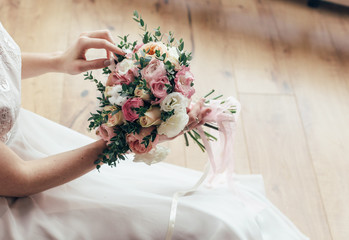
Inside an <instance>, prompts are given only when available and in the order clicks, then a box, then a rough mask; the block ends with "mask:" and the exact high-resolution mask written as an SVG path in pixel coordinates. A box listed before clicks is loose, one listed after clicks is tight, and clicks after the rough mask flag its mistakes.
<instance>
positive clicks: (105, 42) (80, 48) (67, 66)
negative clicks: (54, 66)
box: [60, 30, 125, 74]
mask: <svg viewBox="0 0 349 240" xmlns="http://www.w3.org/2000/svg"><path fill="white" fill-rule="evenodd" d="M91 48H95V49H105V50H106V54H107V58H100V59H94V60H89V61H87V60H86V55H85V54H86V52H87V50H89V49H91ZM113 53H117V54H119V55H125V53H124V52H123V51H122V50H121V49H120V48H118V47H117V46H116V45H115V43H114V40H113V38H112V36H111V34H110V32H109V31H108V30H100V31H93V32H87V33H82V34H81V35H80V37H79V39H78V40H77V41H76V42H75V44H73V45H72V46H71V47H70V48H68V49H67V50H66V51H65V52H63V53H62V55H61V57H60V62H61V68H62V69H61V72H64V73H69V74H79V73H82V72H86V71H88V70H93V69H99V68H104V67H107V66H109V65H110V61H109V59H110V57H111V56H112V54H113Z"/></svg>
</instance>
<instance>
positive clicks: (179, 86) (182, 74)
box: [174, 66, 195, 98]
mask: <svg viewBox="0 0 349 240" xmlns="http://www.w3.org/2000/svg"><path fill="white" fill-rule="evenodd" d="M193 81H194V75H193V74H192V73H191V72H190V68H189V67H184V66H183V67H182V69H181V70H180V71H179V72H177V74H176V78H175V80H174V82H175V91H176V92H180V93H182V94H183V95H184V96H185V97H187V98H191V96H192V95H193V94H194V93H195V89H194V88H193V87H192V86H191V85H192V82H193Z"/></svg>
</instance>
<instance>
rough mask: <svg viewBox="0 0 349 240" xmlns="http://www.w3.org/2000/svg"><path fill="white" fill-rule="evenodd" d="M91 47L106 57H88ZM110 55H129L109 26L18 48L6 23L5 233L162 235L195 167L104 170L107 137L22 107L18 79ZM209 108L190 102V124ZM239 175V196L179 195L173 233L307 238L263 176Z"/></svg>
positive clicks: (0, 187) (82, 66)
mask: <svg viewBox="0 0 349 240" xmlns="http://www.w3.org/2000/svg"><path fill="white" fill-rule="evenodd" d="M90 48H100V49H105V50H106V52H107V58H106V59H96V60H91V61H87V60H86V58H85V52H86V51H87V50H88V49H90ZM112 52H116V53H118V54H123V52H122V51H121V50H120V49H119V48H118V47H116V46H115V45H114V43H113V40H112V38H111V35H110V33H109V32H108V31H95V32H90V33H86V34H82V35H81V37H80V38H79V39H78V41H77V42H76V43H75V44H74V45H73V46H72V47H70V48H69V49H67V50H66V51H64V52H62V53H52V54H26V53H22V54H21V53H20V49H19V47H18V46H17V45H16V43H15V42H14V41H13V40H12V38H11V37H10V36H9V34H8V33H7V32H6V31H5V29H4V28H3V26H2V25H1V23H0V140H1V141H0V239H142V240H143V239H145V240H146V239H165V236H166V231H167V225H168V222H169V215H170V209H171V201H172V194H173V193H174V192H176V191H178V190H182V189H183V188H187V187H189V186H191V185H192V184H194V183H195V181H196V180H197V179H198V178H199V177H200V175H201V174H200V173H199V172H196V171H193V170H190V169H185V168H181V167H176V166H173V165H170V164H166V163H159V164H156V165H153V166H152V167H148V166H147V165H145V164H135V163H132V162H130V161H126V162H125V163H124V162H123V163H122V164H119V165H118V166H117V168H113V169H110V168H107V167H105V168H102V170H101V173H98V172H97V171H95V170H93V169H95V165H94V161H95V160H96V159H97V157H98V155H99V154H101V153H102V151H103V149H104V148H105V147H106V144H105V143H104V141H102V140H99V141H95V140H93V139H90V138H88V137H86V136H84V135H81V134H79V133H77V132H75V131H72V130H70V129H68V128H66V127H64V126H61V125H59V124H57V123H54V122H52V121H50V120H47V119H45V118H43V117H41V116H38V115H36V114H34V113H32V112H29V111H27V110H24V109H21V108H20V85H21V84H20V81H21V78H23V79H24V78H28V77H33V76H36V75H40V74H44V73H46V72H64V73H68V74H78V73H81V72H85V71H87V70H91V69H98V68H103V67H105V66H108V65H109V61H108V60H107V59H109V56H110V54H111V53H112ZM209 112H210V109H207V108H205V107H203V104H202V102H199V103H197V104H196V105H194V106H193V107H192V109H190V111H189V116H190V121H189V124H188V126H187V127H188V128H189V129H192V128H196V127H198V126H199V125H200V124H202V121H201V120H202V119H203V118H204V117H205V116H206V115H207V114H208V113H209ZM236 179H237V181H236V182H235V185H236V186H235V188H236V189H237V190H238V192H239V193H240V194H234V193H233V192H232V191H230V190H229V189H227V188H224V187H220V188H215V189H207V188H204V187H202V188H200V189H199V191H198V192H197V193H196V194H194V195H191V196H187V197H185V198H181V199H180V201H179V205H178V209H177V220H176V224H175V228H174V233H173V238H172V239H236V240H242V239H244V240H252V239H261V240H291V239H292V240H303V239H308V238H307V237H305V236H304V235H303V234H301V233H300V232H299V231H298V230H297V228H296V227H295V226H294V225H293V224H292V223H291V222H290V221H289V220H288V219H287V218H286V217H285V216H284V215H283V214H282V213H280V212H279V211H278V210H277V209H276V208H275V207H274V206H273V205H272V204H271V203H270V202H269V201H268V200H267V199H266V198H265V197H264V195H263V190H259V189H260V188H261V187H260V186H261V179H260V178H259V177H258V176H245V177H242V176H240V177H236ZM1 196H2V197H1Z"/></svg>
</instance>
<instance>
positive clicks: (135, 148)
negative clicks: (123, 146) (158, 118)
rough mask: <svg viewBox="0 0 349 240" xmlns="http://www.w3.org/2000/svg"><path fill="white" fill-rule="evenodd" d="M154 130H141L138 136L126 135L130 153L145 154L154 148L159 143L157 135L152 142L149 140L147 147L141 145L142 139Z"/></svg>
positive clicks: (149, 128)
mask: <svg viewBox="0 0 349 240" xmlns="http://www.w3.org/2000/svg"><path fill="white" fill-rule="evenodd" d="M154 129H155V127H148V128H142V129H141V131H140V132H139V134H133V133H131V134H127V136H126V142H127V144H128V146H129V148H130V149H131V151H132V152H134V153H136V154H143V153H147V152H149V151H150V150H152V149H153V147H155V146H156V145H157V144H158V142H159V136H158V135H157V136H156V138H155V139H154V141H153V142H152V141H151V140H149V144H148V146H147V147H145V145H144V144H143V143H142V142H143V141H144V140H143V138H144V137H146V136H148V135H150V134H151V132H152V131H153V130H154Z"/></svg>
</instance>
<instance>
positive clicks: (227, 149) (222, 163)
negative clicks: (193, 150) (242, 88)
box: [166, 97, 241, 240]
mask: <svg viewBox="0 0 349 240" xmlns="http://www.w3.org/2000/svg"><path fill="white" fill-rule="evenodd" d="M207 107H209V108H211V110H212V111H211V113H210V114H209V115H208V116H207V117H206V118H205V119H204V121H205V122H207V123H214V124H217V125H218V128H219V134H218V136H217V141H216V142H215V143H213V144H214V145H215V146H214V148H212V147H211V143H210V142H209V141H208V140H207V137H206V135H205V133H204V130H203V128H202V127H201V126H200V127H198V128H197V130H198V133H199V134H200V137H201V139H202V141H203V144H204V146H205V148H206V151H207V154H208V159H209V162H208V164H207V165H206V169H205V171H204V173H203V175H202V176H201V178H200V179H199V181H198V182H197V183H196V184H195V185H194V186H193V187H192V188H190V189H187V190H184V191H178V192H176V193H175V194H174V195H173V198H172V205H171V212H170V218H169V224H168V229H167V234H166V240H171V239H172V235H173V231H174V226H175V221H176V215H177V206H178V201H179V198H180V197H183V196H188V195H190V194H193V193H194V192H195V191H197V189H198V188H199V187H200V186H201V184H202V183H203V182H204V181H205V180H206V178H207V177H209V181H208V184H209V185H210V186H213V185H214V181H215V180H216V179H218V176H222V175H226V182H227V183H228V185H229V186H230V187H233V180H232V177H233V173H234V162H233V143H234V136H235V129H236V123H237V119H238V117H239V114H240V109H241V107H240V103H239V102H238V101H237V100H236V99H235V98H233V97H229V98H227V99H226V100H224V101H222V100H211V101H210V102H209V104H207ZM232 109H234V110H235V111H236V112H235V113H234V114H233V113H231V112H230V110H232ZM213 149H214V151H213Z"/></svg>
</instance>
